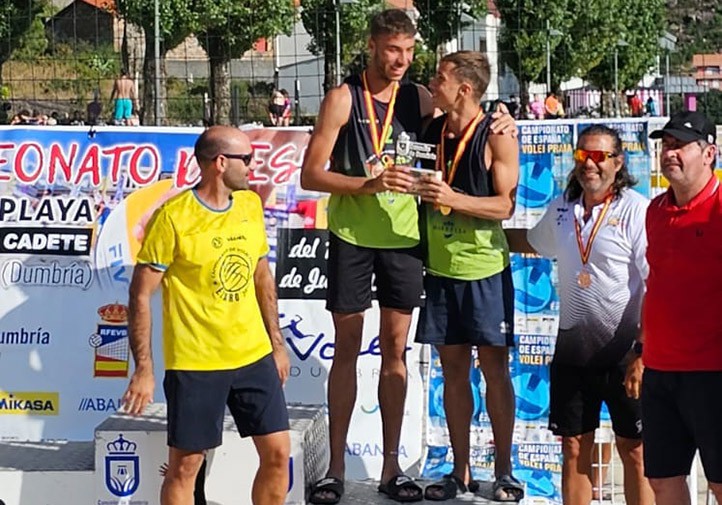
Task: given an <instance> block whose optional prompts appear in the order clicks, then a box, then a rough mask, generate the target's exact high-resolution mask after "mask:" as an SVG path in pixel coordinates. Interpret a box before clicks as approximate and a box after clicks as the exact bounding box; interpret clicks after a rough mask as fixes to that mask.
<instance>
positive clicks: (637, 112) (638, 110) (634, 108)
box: [629, 93, 644, 117]
mask: <svg viewBox="0 0 722 505" xmlns="http://www.w3.org/2000/svg"><path fill="white" fill-rule="evenodd" d="M629 110H630V111H631V113H632V117H642V115H643V114H644V104H643V103H642V99H641V98H639V96H637V94H636V93H635V94H634V95H632V97H631V98H630V99H629Z"/></svg>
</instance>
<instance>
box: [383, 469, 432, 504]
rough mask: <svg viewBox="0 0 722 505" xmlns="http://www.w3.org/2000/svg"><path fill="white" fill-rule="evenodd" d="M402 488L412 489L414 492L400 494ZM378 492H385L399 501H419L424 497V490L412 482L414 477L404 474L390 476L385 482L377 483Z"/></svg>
mask: <svg viewBox="0 0 722 505" xmlns="http://www.w3.org/2000/svg"><path fill="white" fill-rule="evenodd" d="M404 489H405V490H413V491H415V493H413V494H411V495H402V494H401V491H402V490H404ZM379 493H382V494H385V495H386V496H388V497H389V498H391V499H392V500H395V501H397V502H400V503H410V502H415V501H421V500H422V499H423V498H424V490H423V489H421V486H419V485H418V484H417V483H416V482H414V479H412V478H411V477H409V476H407V475H404V474H399V475H396V476H395V477H392V478H391V479H389V481H388V482H387V483H386V484H379Z"/></svg>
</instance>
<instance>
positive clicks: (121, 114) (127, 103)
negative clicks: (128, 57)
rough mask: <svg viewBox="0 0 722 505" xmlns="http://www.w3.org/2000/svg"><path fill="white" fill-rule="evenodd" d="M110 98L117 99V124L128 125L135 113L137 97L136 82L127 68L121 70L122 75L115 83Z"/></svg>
mask: <svg viewBox="0 0 722 505" xmlns="http://www.w3.org/2000/svg"><path fill="white" fill-rule="evenodd" d="M110 99H111V100H114V101H115V104H114V105H115V113H114V115H113V120H114V122H115V124H118V125H127V124H128V119H130V117H131V116H132V115H133V108H134V105H135V102H136V100H137V97H136V95H135V82H133V79H131V78H130V76H129V75H128V71H127V70H126V69H122V70H121V71H120V77H118V78H117V79H116V80H115V82H114V83H113V91H111V93H110Z"/></svg>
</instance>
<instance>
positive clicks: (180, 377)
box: [163, 354, 289, 451]
mask: <svg viewBox="0 0 722 505" xmlns="http://www.w3.org/2000/svg"><path fill="white" fill-rule="evenodd" d="M163 390H164V391H165V397H166V400H167V402H168V445H169V446H170V447H175V448H177V449H183V450H186V451H202V450H205V449H212V448H213V447H218V446H219V445H221V442H222V436H223V416H224V415H225V409H226V406H228V410H229V411H230V413H231V415H232V416H233V419H234V420H235V421H236V426H237V427H238V432H239V433H240V434H241V436H242V437H249V436H256V435H268V434H270V433H275V432H278V431H286V430H288V428H289V425H288V411H287V410H286V399H285V397H284V394H283V387H282V386H281V379H280V378H279V377H278V371H277V369H276V363H275V361H274V360H273V356H272V355H271V354H268V355H267V356H265V357H263V358H261V359H260V360H258V361H256V362H255V363H251V364H250V365H246V366H244V367H241V368H236V369H234V370H214V371H208V372H206V371H203V372H199V371H184V370H166V372H165V378H164V380H163Z"/></svg>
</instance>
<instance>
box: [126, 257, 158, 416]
mask: <svg viewBox="0 0 722 505" xmlns="http://www.w3.org/2000/svg"><path fill="white" fill-rule="evenodd" d="M163 274H164V272H163V271H160V270H157V269H155V268H153V267H151V266H150V265H136V267H135V269H134V271H133V279H132V281H131V283H130V297H129V300H128V330H129V333H130V338H129V340H130V349H131V351H132V352H133V360H134V361H135V370H134V372H133V375H132V376H131V378H130V384H129V385H128V389H127V390H126V392H125V394H124V395H123V406H124V409H125V412H127V413H128V414H132V415H137V414H140V413H142V412H143V410H144V409H145V407H146V405H148V404H149V403H150V402H151V401H153V390H154V388H155V380H154V378H153V356H152V350H151V349H152V347H151V327H152V325H151V309H150V300H151V297H152V295H153V292H154V291H155V290H156V289H158V286H160V282H161V280H162V279H163Z"/></svg>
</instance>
